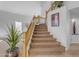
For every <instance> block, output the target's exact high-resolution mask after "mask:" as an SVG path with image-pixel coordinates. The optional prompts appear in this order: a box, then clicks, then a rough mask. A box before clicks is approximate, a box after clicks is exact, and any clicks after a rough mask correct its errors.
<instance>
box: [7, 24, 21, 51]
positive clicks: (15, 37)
mask: <svg viewBox="0 0 79 59" xmlns="http://www.w3.org/2000/svg"><path fill="white" fill-rule="evenodd" d="M20 36H21V34H20V32H18V31H17V30H16V28H15V26H13V25H11V26H10V27H8V38H7V43H8V45H9V47H10V49H11V50H13V49H15V47H16V44H17V43H18V42H19V39H20Z"/></svg>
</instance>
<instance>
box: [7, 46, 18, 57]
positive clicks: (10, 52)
mask: <svg viewBox="0 0 79 59" xmlns="http://www.w3.org/2000/svg"><path fill="white" fill-rule="evenodd" d="M18 56H19V48H18V47H16V48H14V49H12V50H11V49H8V50H7V51H6V57H18Z"/></svg>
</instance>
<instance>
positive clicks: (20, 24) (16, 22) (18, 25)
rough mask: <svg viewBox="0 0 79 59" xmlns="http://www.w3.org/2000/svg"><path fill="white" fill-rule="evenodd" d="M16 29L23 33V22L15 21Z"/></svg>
mask: <svg viewBox="0 0 79 59" xmlns="http://www.w3.org/2000/svg"><path fill="white" fill-rule="evenodd" d="M15 27H16V29H17V31H19V32H21V33H22V22H18V21H15Z"/></svg>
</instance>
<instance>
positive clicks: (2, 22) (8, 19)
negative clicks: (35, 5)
mask: <svg viewBox="0 0 79 59" xmlns="http://www.w3.org/2000/svg"><path fill="white" fill-rule="evenodd" d="M27 19H28V17H26V16H23V15H19V14H13V13H10V12H5V11H1V10H0V37H6V34H7V29H8V28H7V27H8V26H10V25H11V24H13V25H15V21H19V22H22V29H23V31H24V29H25V28H26V27H25V24H26V23H27Z"/></svg>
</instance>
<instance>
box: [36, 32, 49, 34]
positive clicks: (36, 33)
mask: <svg viewBox="0 0 79 59" xmlns="http://www.w3.org/2000/svg"><path fill="white" fill-rule="evenodd" d="M34 34H49V32H34Z"/></svg>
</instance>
